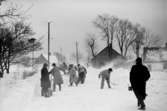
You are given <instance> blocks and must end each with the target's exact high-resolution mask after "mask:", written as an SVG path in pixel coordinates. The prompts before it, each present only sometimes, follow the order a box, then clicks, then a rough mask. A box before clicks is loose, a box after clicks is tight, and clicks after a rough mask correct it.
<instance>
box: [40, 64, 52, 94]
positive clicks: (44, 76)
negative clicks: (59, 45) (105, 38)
mask: <svg viewBox="0 0 167 111" xmlns="http://www.w3.org/2000/svg"><path fill="white" fill-rule="evenodd" d="M47 66H48V65H47V64H46V63H45V64H44V65H43V68H42V69H41V95H42V96H45V97H49V96H50V95H49V88H50V86H51V84H50V79H49V72H48V69H47Z"/></svg>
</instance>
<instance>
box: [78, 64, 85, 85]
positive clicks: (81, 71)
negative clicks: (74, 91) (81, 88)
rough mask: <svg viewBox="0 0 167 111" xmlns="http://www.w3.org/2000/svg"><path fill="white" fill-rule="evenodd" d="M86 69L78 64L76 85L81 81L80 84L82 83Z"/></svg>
mask: <svg viewBox="0 0 167 111" xmlns="http://www.w3.org/2000/svg"><path fill="white" fill-rule="evenodd" d="M86 74H87V70H86V68H85V67H84V66H82V65H80V64H78V80H77V85H78V84H79V83H80V82H81V84H84V82H85V78H86Z"/></svg>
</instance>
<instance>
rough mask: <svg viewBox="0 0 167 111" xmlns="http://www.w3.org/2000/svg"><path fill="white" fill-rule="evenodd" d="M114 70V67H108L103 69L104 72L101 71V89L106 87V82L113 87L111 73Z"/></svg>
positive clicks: (109, 86)
mask: <svg viewBox="0 0 167 111" xmlns="http://www.w3.org/2000/svg"><path fill="white" fill-rule="evenodd" d="M111 72H112V68H108V69H106V70H103V71H102V72H100V74H99V78H101V87H100V88H101V89H103V88H104V82H105V81H106V82H107V85H108V88H111V85H110V73H111Z"/></svg>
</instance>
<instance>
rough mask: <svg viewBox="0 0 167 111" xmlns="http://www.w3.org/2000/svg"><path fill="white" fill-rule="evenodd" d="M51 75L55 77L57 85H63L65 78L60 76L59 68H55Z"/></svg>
mask: <svg viewBox="0 0 167 111" xmlns="http://www.w3.org/2000/svg"><path fill="white" fill-rule="evenodd" d="M50 73H51V74H52V75H53V78H54V82H55V83H56V84H63V78H62V76H61V74H60V70H59V68H58V67H54V68H53V69H52V70H51V71H50Z"/></svg>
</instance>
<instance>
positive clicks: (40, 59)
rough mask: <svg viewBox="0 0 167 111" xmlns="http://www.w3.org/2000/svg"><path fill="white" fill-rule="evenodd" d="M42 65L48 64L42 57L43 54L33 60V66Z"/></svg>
mask: <svg viewBox="0 0 167 111" xmlns="http://www.w3.org/2000/svg"><path fill="white" fill-rule="evenodd" d="M44 63H48V60H47V59H46V57H44V55H43V54H41V55H40V56H39V57H37V58H36V59H35V64H44Z"/></svg>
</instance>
